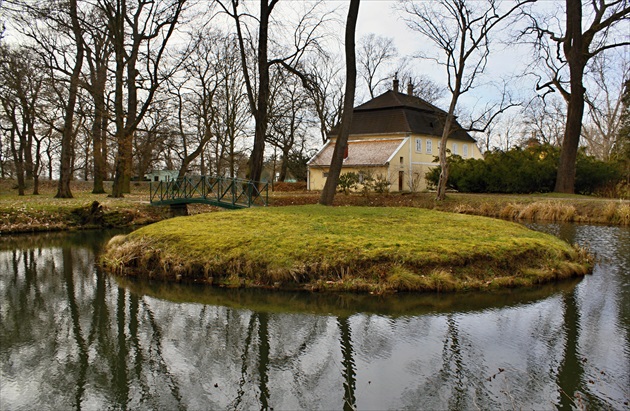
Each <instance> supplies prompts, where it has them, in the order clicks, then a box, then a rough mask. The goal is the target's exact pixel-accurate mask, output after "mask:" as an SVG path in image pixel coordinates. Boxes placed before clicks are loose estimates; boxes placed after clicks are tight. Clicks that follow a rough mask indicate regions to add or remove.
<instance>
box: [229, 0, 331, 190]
mask: <svg viewBox="0 0 630 411" xmlns="http://www.w3.org/2000/svg"><path fill="white" fill-rule="evenodd" d="M278 1H279V0H261V1H260V8H259V15H258V17H257V22H258V36H257V42H256V51H255V53H256V64H257V69H258V76H257V77H256V79H255V80H254V79H253V78H252V75H251V70H250V68H249V62H248V56H247V54H248V48H247V46H246V43H250V44H253V43H254V41H253V40H252V39H246V38H245V34H244V30H243V29H244V23H243V22H242V17H243V16H245V15H246V14H243V13H241V12H240V11H239V9H238V7H239V1H238V0H231V5H230V7H228V6H227V5H226V4H224V3H223V2H222V1H219V2H218V3H219V4H220V5H221V7H222V8H223V10H224V12H225V13H226V14H228V15H229V16H230V17H232V19H233V20H234V22H235V25H236V34H237V38H238V42H239V46H240V52H241V63H242V68H243V78H244V81H245V86H246V90H247V97H248V101H249V106H250V111H251V113H252V116H253V117H254V144H253V147H252V151H251V155H250V158H249V163H248V172H247V178H248V179H250V180H253V181H259V180H260V177H261V175H262V169H263V160H264V154H265V139H266V137H267V129H268V127H269V96H270V83H269V81H270V69H271V67H272V66H275V65H278V66H282V67H283V69H285V70H287V71H289V72H290V73H292V74H294V75H297V76H298V77H300V78H301V79H302V80H303V81H304V82H306V76H305V74H304V73H303V72H302V71H301V70H300V69H299V65H300V61H301V59H302V57H303V56H304V54H305V53H306V51H307V50H309V49H311V48H313V47H314V48H318V47H319V45H318V35H317V32H318V29H319V27H320V26H321V25H322V23H323V22H324V21H325V15H324V16H320V15H319V14H318V13H317V10H316V9H317V7H318V4H317V3H315V4H314V5H313V6H312V7H310V8H309V9H307V10H304V11H303V14H302V15H301V16H300V17H299V21H298V23H297V26H296V27H295V28H294V33H293V40H294V41H293V45H292V48H284V50H281V51H282V53H281V54H282V56H279V57H274V58H270V56H269V54H270V53H269V51H270V50H269V26H270V23H271V21H272V20H271V14H272V12H273V10H274V8H275V7H276V6H277V4H278ZM226 3H227V1H226ZM296 4H299V3H296Z"/></svg>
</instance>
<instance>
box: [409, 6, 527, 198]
mask: <svg viewBox="0 0 630 411" xmlns="http://www.w3.org/2000/svg"><path fill="white" fill-rule="evenodd" d="M534 1H536V0H519V1H517V2H515V3H514V4H513V5H512V6H511V7H509V8H507V9H506V10H503V9H502V8H501V7H500V5H499V4H498V3H497V1H495V0H483V1H471V0H437V1H433V2H413V1H412V0H407V1H405V2H403V3H402V8H403V10H404V11H405V12H406V13H407V14H408V16H409V17H407V19H406V20H407V25H408V26H409V28H411V29H412V30H414V31H417V32H418V33H420V34H421V35H422V36H423V37H425V38H426V39H428V40H429V41H431V42H432V43H433V44H434V45H435V46H437V48H438V49H439V51H440V52H442V53H443V54H442V58H439V57H431V59H434V60H436V61H437V62H438V63H439V64H440V65H442V66H444V67H445V68H446V72H447V75H448V88H449V91H450V93H451V99H450V103H449V107H448V111H447V115H446V118H445V120H444V128H443V131H442V136H441V139H440V146H439V159H440V168H441V172H440V180H439V183H438V187H437V196H436V199H437V200H444V198H445V197H446V183H447V181H448V171H449V170H448V161H447V157H446V142H447V140H448V137H449V135H450V134H451V131H452V130H453V125H454V123H455V111H456V109H457V104H458V102H459V98H460V97H461V96H462V95H463V94H465V93H467V92H468V91H470V90H471V89H472V87H473V85H474V83H475V80H476V79H478V77H479V76H480V75H481V74H482V73H483V72H484V71H485V69H486V65H487V63H488V57H489V56H490V52H491V40H492V34H493V33H494V32H495V31H497V29H498V28H500V27H501V24H502V23H503V22H504V21H505V20H506V19H508V17H510V16H512V15H513V14H515V12H516V11H518V10H519V9H520V8H521V7H522V6H523V5H524V4H526V3H533V2H534Z"/></svg>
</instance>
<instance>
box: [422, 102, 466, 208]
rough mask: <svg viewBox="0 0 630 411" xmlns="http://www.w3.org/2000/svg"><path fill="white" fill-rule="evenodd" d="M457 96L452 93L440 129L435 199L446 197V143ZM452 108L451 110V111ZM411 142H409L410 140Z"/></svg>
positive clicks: (439, 199) (440, 199) (447, 170)
mask: <svg viewBox="0 0 630 411" xmlns="http://www.w3.org/2000/svg"><path fill="white" fill-rule="evenodd" d="M458 97H459V96H455V95H453V99H452V100H451V108H450V109H449V114H447V115H446V121H445V122H444V130H442V138H441V139H440V149H439V158H440V169H441V170H440V179H439V181H438V187H437V195H436V198H435V199H436V200H438V201H442V200H444V199H445V198H446V184H447V183H448V172H449V169H448V161H447V160H448V159H447V158H446V143H447V142H448V136H449V134H450V133H451V127H452V124H453V117H454V115H453V113H454V111H455V106H456V105H457V98H458ZM451 110H452V111H451ZM410 144H411V142H410Z"/></svg>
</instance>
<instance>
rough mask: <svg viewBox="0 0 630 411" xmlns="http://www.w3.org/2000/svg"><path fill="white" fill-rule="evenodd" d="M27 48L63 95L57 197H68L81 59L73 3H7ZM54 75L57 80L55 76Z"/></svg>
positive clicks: (79, 25) (79, 15)
mask: <svg viewBox="0 0 630 411" xmlns="http://www.w3.org/2000/svg"><path fill="white" fill-rule="evenodd" d="M9 12H10V13H11V15H12V17H13V18H14V21H15V22H16V24H17V26H18V27H19V29H20V31H21V33H22V34H23V35H24V36H26V38H28V39H29V40H30V41H31V44H30V47H31V49H32V50H33V52H34V53H36V54H38V55H39V56H40V59H41V61H42V62H44V63H43V65H44V67H45V68H46V69H47V70H48V71H49V72H50V76H51V78H55V80H56V81H55V82H53V84H54V86H55V87H57V90H58V91H57V92H58V93H62V94H65V95H64V98H63V99H61V101H63V113H62V119H63V125H62V126H61V158H60V167H59V184H58V187H57V194H56V196H55V197H57V198H71V197H72V192H71V191H70V180H71V179H72V171H73V170H72V161H73V157H74V152H73V149H74V147H73V142H74V138H75V135H76V129H75V127H74V119H75V108H76V103H77V98H78V94H79V81H80V76H81V69H82V66H83V57H84V49H85V48H84V41H83V28H82V21H84V16H83V14H82V11H80V10H79V7H78V4H77V0H69V2H68V3H67V4H65V3H64V4H61V3H51V2H29V1H20V0H16V1H13V2H11V8H10V11H9ZM55 76H57V77H55Z"/></svg>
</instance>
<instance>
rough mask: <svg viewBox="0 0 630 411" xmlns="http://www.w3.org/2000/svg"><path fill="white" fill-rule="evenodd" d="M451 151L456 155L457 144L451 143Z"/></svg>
mask: <svg viewBox="0 0 630 411" xmlns="http://www.w3.org/2000/svg"><path fill="white" fill-rule="evenodd" d="M452 150H453V154H458V153H457V143H453V146H452Z"/></svg>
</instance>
